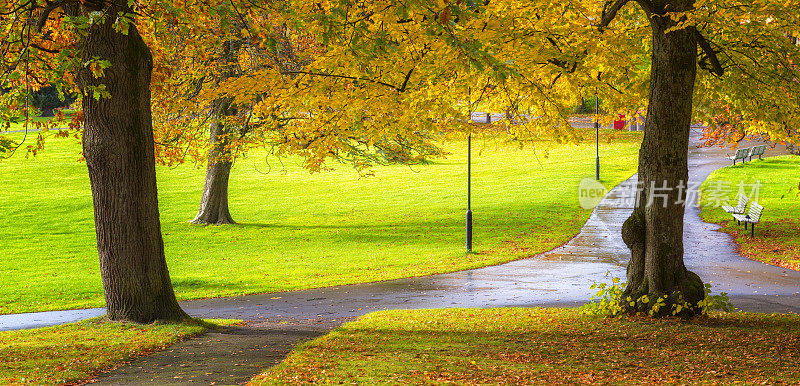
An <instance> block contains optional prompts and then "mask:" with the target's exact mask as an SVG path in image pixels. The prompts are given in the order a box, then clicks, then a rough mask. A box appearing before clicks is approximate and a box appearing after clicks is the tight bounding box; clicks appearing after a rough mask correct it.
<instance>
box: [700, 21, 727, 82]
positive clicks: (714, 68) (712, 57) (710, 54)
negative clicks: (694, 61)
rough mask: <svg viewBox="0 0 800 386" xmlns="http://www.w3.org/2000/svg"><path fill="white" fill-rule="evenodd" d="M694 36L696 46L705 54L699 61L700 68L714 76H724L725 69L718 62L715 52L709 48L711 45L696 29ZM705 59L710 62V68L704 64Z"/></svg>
mask: <svg viewBox="0 0 800 386" xmlns="http://www.w3.org/2000/svg"><path fill="white" fill-rule="evenodd" d="M694 33H695V35H696V36H697V45H698V46H700V48H702V49H703V53H705V57H702V58H701V59H700V67H701V68H703V69H706V70H708V71H710V72H711V73H712V74H714V75H716V76H722V75H724V74H725V69H723V68H722V64H720V62H719V57H718V56H717V51H715V50H714V48H713V47H711V43H709V42H708V40H706V38H705V37H704V36H703V34H702V33H700V31H699V30H697V28H695V30H694ZM706 59H708V61H709V62H711V67H709V65H708V63H706Z"/></svg>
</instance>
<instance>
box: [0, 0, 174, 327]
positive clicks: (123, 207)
mask: <svg viewBox="0 0 800 386" xmlns="http://www.w3.org/2000/svg"><path fill="white" fill-rule="evenodd" d="M132 4H133V5H135V3H132V2H128V1H110V2H109V1H77V0H76V1H70V0H64V1H55V2H50V1H36V0H19V1H11V2H7V3H5V4H4V5H2V6H0V14H2V15H3V19H2V27H3V30H4V31H8V34H9V36H10V38H9V40H8V41H6V42H5V43H4V45H3V50H4V54H5V59H6V60H7V61H8V62H7V63H9V62H10V63H11V65H8V66H6V67H5V68H4V69H3V71H4V73H3V75H4V84H3V86H4V87H12V88H14V89H16V90H20V89H25V90H28V89H30V85H31V83H33V82H36V81H35V80H31V79H32V78H35V77H37V76H40V75H41V74H49V75H48V76H59V75H60V76H61V77H62V79H66V80H69V81H72V82H74V83H73V84H74V86H75V87H76V88H77V89H78V91H79V92H80V94H81V103H82V108H83V117H84V128H83V155H84V157H85V159H86V165H87V168H88V171H89V179H90V182H91V190H92V199H93V202H94V214H95V226H96V233H97V249H98V252H99V257H100V271H101V276H102V279H103V280H102V281H103V290H104V293H105V300H106V307H107V312H108V317H109V318H110V319H112V320H130V321H135V322H141V323H145V322H152V321H154V320H176V319H183V318H186V317H187V315H186V314H185V313H184V312H183V310H181V308H180V307H179V306H178V303H177V301H176V298H175V294H174V292H173V289H172V284H171V282H170V277H169V272H168V270H167V264H166V260H165V257H164V243H163V240H162V236H161V229H160V221H159V211H158V199H157V191H156V175H155V156H154V144H153V132H152V119H151V110H150V90H149V87H148V86H149V85H150V80H151V71H152V68H153V58H152V56H151V52H150V50H149V48H148V46H147V44H145V42H144V40H143V39H142V37H141V35H140V34H139V32H138V28H137V26H136V17H135V12H136V10H135V9H134V8H133V7H132ZM34 56H35V57H37V59H36V60H31V58H32V57H34ZM32 65H33V66H32ZM15 74H16V75H15ZM37 83H39V84H42V83H44V82H37ZM19 92H21V91H19ZM22 93H23V94H24V92H22ZM3 102H7V103H4V105H3V107H4V110H13V109H14V108H15V107H17V108H18V107H19V106H18V105H14V103H15V101H14V100H13V99H5V100H4V101H3Z"/></svg>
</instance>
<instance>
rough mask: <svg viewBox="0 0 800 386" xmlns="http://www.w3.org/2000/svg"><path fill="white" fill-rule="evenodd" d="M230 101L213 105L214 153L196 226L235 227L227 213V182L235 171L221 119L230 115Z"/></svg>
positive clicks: (212, 152) (211, 154)
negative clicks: (230, 225)
mask: <svg viewBox="0 0 800 386" xmlns="http://www.w3.org/2000/svg"><path fill="white" fill-rule="evenodd" d="M230 107H231V99H230V98H222V99H219V100H216V101H214V105H213V106H212V114H211V116H212V121H211V127H210V131H211V138H210V142H211V151H210V152H209V154H208V168H207V169H206V182H205V184H204V186H203V197H202V198H201V199H200V210H199V211H198V212H197V216H195V218H194V220H192V223H194V224H215V225H221V224H235V222H234V221H233V217H231V213H230V210H229V209H228V180H229V178H230V174H231V167H233V160H232V159H231V152H230V147H229V146H230V138H229V136H230V133H228V132H227V130H226V126H225V124H224V122H223V120H222V118H223V117H224V116H226V115H229V111H228V110H229V109H230Z"/></svg>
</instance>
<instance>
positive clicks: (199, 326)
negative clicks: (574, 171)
mask: <svg viewBox="0 0 800 386" xmlns="http://www.w3.org/2000/svg"><path fill="white" fill-rule="evenodd" d="M233 323H235V321H228V320H220V321H209V322H204V321H201V320H196V321H191V322H186V323H170V324H151V325H140V324H131V323H118V322H109V321H108V320H105V319H91V320H87V321H83V322H79V323H71V324H66V325H62V326H55V327H45V328H37V329H33V330H20V331H4V332H0V383H2V384H4V385H9V384H32V385H41V384H63V383H69V382H75V381H82V380H87V379H89V378H91V377H92V376H93V375H95V374H98V373H99V372H100V371H101V370H103V369H107V368H109V367H113V366H115V365H119V364H121V363H123V362H126V361H129V360H131V359H133V358H137V357H140V356H144V355H147V354H149V353H152V352H155V351H158V350H161V349H163V348H165V347H167V346H169V345H170V344H172V343H175V342H177V341H180V340H182V339H185V338H187V337H190V336H193V335H197V334H200V333H202V332H205V331H206V330H207V329H209V328H215V327H216V326H217V325H230V324H233Z"/></svg>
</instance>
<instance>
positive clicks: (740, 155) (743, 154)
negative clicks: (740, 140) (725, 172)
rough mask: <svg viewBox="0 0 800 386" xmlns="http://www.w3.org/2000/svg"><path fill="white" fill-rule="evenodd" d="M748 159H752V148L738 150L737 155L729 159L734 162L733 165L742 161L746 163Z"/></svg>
mask: <svg viewBox="0 0 800 386" xmlns="http://www.w3.org/2000/svg"><path fill="white" fill-rule="evenodd" d="M747 157H750V148H744V149H738V150H736V155H734V156H733V157H728V159H731V160H733V164H734V165H736V161H738V160H742V162H744V161H745V160H746V159H747Z"/></svg>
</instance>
